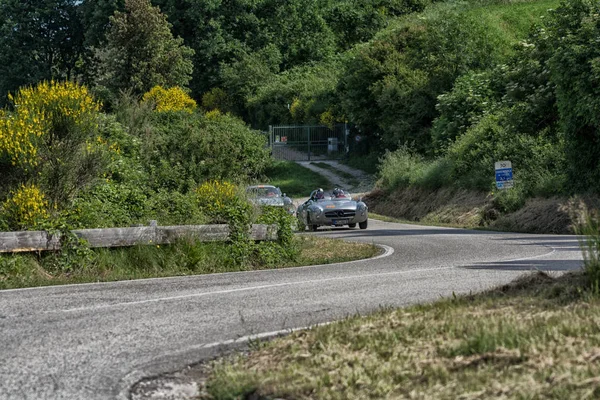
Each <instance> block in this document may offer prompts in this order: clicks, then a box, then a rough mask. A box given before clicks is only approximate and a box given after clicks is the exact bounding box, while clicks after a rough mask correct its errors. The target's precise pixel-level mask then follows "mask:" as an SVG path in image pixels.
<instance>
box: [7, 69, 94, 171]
mask: <svg viewBox="0 0 600 400" xmlns="http://www.w3.org/2000/svg"><path fill="white" fill-rule="evenodd" d="M9 100H10V101H12V103H13V104H14V106H15V111H14V112H12V113H9V112H6V111H1V112H0V155H2V154H4V155H6V156H7V157H8V158H9V159H10V161H11V163H12V164H13V165H22V166H28V165H31V166H35V165H37V163H38V162H39V159H38V158H39V157H38V153H39V147H38V143H39V140H40V139H43V138H44V137H47V136H49V135H54V136H57V137H58V139H62V138H60V136H61V135H62V134H65V133H64V132H66V131H67V130H66V129H65V128H66V127H71V126H73V127H76V128H78V129H84V130H85V129H86V128H91V127H93V126H95V124H96V117H97V115H98V112H99V111H100V104H99V103H98V102H96V101H95V100H94V99H93V97H92V96H91V94H90V93H89V92H88V90H87V88H86V87H85V86H81V85H79V84H77V83H74V82H55V81H50V82H41V83H39V84H38V85H36V86H30V87H25V88H21V89H20V90H19V91H18V92H17V94H16V95H15V96H14V97H13V96H11V95H9Z"/></svg>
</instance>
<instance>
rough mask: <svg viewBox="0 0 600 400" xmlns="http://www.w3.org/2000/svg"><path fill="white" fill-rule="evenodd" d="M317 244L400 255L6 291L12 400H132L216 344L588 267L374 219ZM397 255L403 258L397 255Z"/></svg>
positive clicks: (530, 243)
mask: <svg viewBox="0 0 600 400" xmlns="http://www.w3.org/2000/svg"><path fill="white" fill-rule="evenodd" d="M369 223H370V226H369V229H368V230H366V231H361V230H348V229H333V230H327V231H325V230H324V231H319V232H317V233H316V234H317V235H320V236H327V237H342V238H346V239H350V240H357V241H362V242H369V243H377V244H381V245H385V246H389V248H388V250H389V249H393V253H392V251H391V250H390V251H388V256H386V257H381V258H378V259H373V260H366V261H357V262H351V263H344V264H335V265H328V266H317V267H302V268H293V269H282V270H267V271H255V272H240V273H229V274H215V275H203V276H194V277H179V278H167V279H149V280H140V281H127V282H117V283H101V284H84V285H71V286H59V287H48V288H35V289H22V290H7V291H0V333H1V334H0V398H1V399H78V400H79V399H113V398H127V397H128V389H129V388H130V387H131V385H132V384H133V383H135V382H136V381H138V380H139V379H141V378H143V377H146V376H151V375H154V374H158V373H162V372H168V371H174V370H178V369H180V368H182V367H184V366H185V365H188V364H192V363H194V362H197V361H198V360H201V359H204V358H206V357H210V356H213V355H214V354H216V352H217V351H218V347H217V346H215V344H216V343H221V342H224V341H227V340H232V339H238V338H241V337H247V336H248V335H255V334H260V333H264V332H274V331H279V330H282V329H290V328H296V327H305V326H308V325H312V324H317V323H322V322H326V321H331V320H335V319H340V318H343V317H345V316H348V315H353V314H356V313H366V312H369V311H373V310H377V309H379V308H380V307H382V306H404V305H408V304H412V303H417V302H425V301H432V300H435V299H438V298H439V297H440V296H448V295H451V294H452V292H455V293H468V292H470V291H479V290H483V289H486V288H489V287H491V286H494V285H498V284H502V283H506V282H508V281H510V280H512V279H514V278H515V277H517V276H518V275H520V274H522V273H523V272H524V271H529V270H532V269H535V268H537V269H543V270H550V271H558V272H560V271H566V270H573V269H577V268H580V266H581V259H582V256H581V251H580V250H579V246H578V242H577V238H576V237H574V236H552V235H546V236H540V235H525V234H512V233H493V232H481V231H468V230H460V229H451V228H438V227H425V226H416V225H403V224H394V223H385V222H379V221H373V220H371V221H369ZM389 253H392V254H389Z"/></svg>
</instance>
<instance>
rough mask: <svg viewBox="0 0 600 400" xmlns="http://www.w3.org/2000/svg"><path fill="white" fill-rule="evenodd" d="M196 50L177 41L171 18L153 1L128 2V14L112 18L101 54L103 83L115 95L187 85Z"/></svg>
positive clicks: (135, 0) (120, 14) (126, 4)
mask: <svg viewBox="0 0 600 400" xmlns="http://www.w3.org/2000/svg"><path fill="white" fill-rule="evenodd" d="M193 54H194V51H193V50H192V49H190V48H189V47H187V46H184V45H183V39H181V38H179V37H178V38H174V37H173V34H172V33H171V25H170V24H169V23H168V22H167V17H166V16H165V15H164V14H162V13H161V12H160V9H159V8H158V7H153V6H152V4H150V0H126V1H125V12H119V11H117V12H115V14H114V16H112V17H111V18H110V28H109V31H108V34H107V43H106V47H104V48H103V49H102V50H101V51H100V59H101V71H102V76H101V78H100V83H101V84H103V85H104V86H106V87H108V88H109V89H111V90H112V91H113V92H117V91H119V90H132V91H133V92H134V93H136V94H141V93H144V92H147V91H148V90H150V89H151V88H152V87H153V86H155V85H160V86H163V87H172V86H187V84H188V83H189V81H190V79H191V75H192V70H193V64H192V61H191V57H192V56H193Z"/></svg>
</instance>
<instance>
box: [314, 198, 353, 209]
mask: <svg viewBox="0 0 600 400" xmlns="http://www.w3.org/2000/svg"><path fill="white" fill-rule="evenodd" d="M317 205H318V206H319V207H321V208H322V209H324V210H339V209H344V210H354V209H356V201H353V200H347V201H339V200H338V201H327V200H325V201H319V202H318V203H317Z"/></svg>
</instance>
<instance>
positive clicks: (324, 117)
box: [319, 110, 335, 129]
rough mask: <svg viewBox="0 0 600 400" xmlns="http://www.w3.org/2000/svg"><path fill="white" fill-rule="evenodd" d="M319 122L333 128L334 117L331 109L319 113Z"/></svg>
mask: <svg viewBox="0 0 600 400" xmlns="http://www.w3.org/2000/svg"><path fill="white" fill-rule="evenodd" d="M319 123H320V124H321V125H325V126H327V127H329V128H331V129H333V125H335V117H334V116H333V113H332V112H331V110H327V111H325V112H324V113H323V114H321V116H320V117H319Z"/></svg>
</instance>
